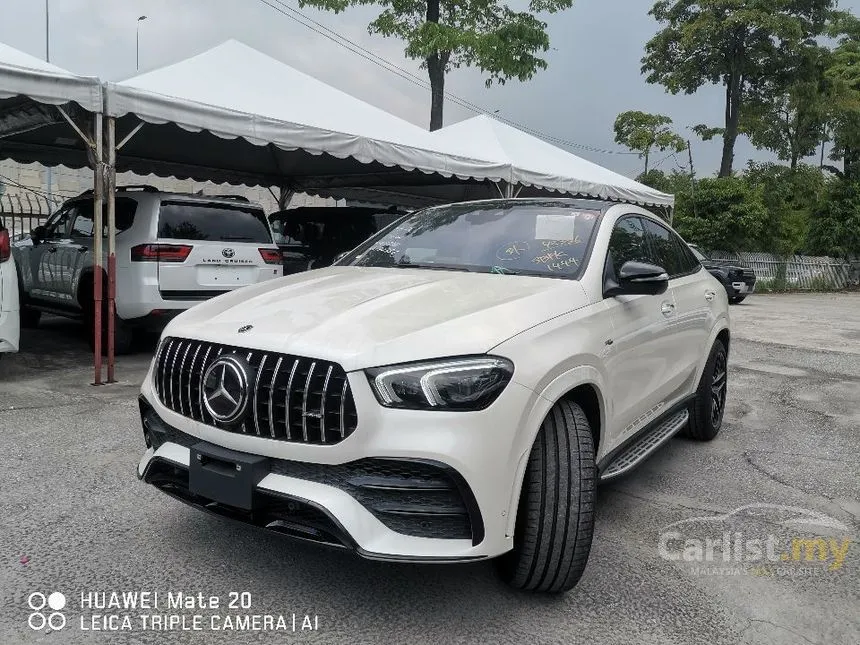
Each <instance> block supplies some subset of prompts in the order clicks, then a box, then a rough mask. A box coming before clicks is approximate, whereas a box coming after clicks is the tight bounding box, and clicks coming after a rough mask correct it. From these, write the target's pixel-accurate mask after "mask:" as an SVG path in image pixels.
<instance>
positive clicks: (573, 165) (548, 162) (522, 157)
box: [304, 115, 675, 219]
mask: <svg viewBox="0 0 860 645" xmlns="http://www.w3.org/2000/svg"><path fill="white" fill-rule="evenodd" d="M431 136H432V137H433V138H434V139H435V140H436V142H437V145H438V147H439V148H441V149H448V148H451V147H454V146H456V147H457V149H458V150H465V151H466V154H470V155H471V156H475V157H481V158H482V159H486V160H488V161H492V162H493V163H494V164H496V165H500V166H503V167H504V168H505V172H504V176H503V178H502V180H501V181H494V182H476V181H465V182H463V181H460V182H457V181H448V182H446V183H444V184H441V183H438V182H431V181H428V180H426V179H424V178H422V177H417V178H416V177H413V178H412V179H414V180H416V181H415V183H414V184H411V185H408V184H406V183H404V184H402V185H399V186H397V187H396V188H395V187H391V186H384V185H378V186H372V185H370V184H364V185H361V186H356V185H353V186H346V185H345V184H344V185H343V186H341V187H340V189H339V191H338V192H337V193H335V192H334V190H333V186H331V185H328V186H327V185H324V184H314V183H313V182H312V181H311V182H306V183H305V185H304V189H305V190H308V191H312V192H313V191H315V192H318V193H319V194H323V195H326V196H340V197H347V198H351V199H354V200H361V201H367V202H385V201H386V200H389V201H391V200H392V197H394V198H395V203H398V204H404V205H413V206H428V205H433V204H439V203H448V202H455V201H465V200H469V199H488V198H492V197H514V196H520V197H539V196H553V195H555V196H563V195H567V196H576V197H592V198H598V199H608V200H613V201H625V202H633V203H636V204H641V205H643V206H648V207H652V208H656V209H657V210H659V211H661V212H662V213H663V214H665V215H667V218H668V219H671V208H672V207H673V206H674V202H675V198H674V196H672V195H668V194H665V193H661V192H660V191H657V190H654V189H653V188H649V187H648V186H645V185H644V184H641V183H639V182H637V181H634V180H633V179H630V178H629V177H625V176H624V175H620V174H618V173H616V172H613V171H611V170H608V169H607V168H603V167H602V166H598V165H597V164H594V163H592V162H590V161H587V160H585V159H583V158H581V157H578V156H576V155H574V154H572V153H570V152H567V151H566V150H563V149H561V148H558V147H556V146H554V145H552V144H550V143H547V142H546V141H544V140H542V139H539V138H537V137H534V136H532V135H530V134H527V133H525V132H523V131H521V130H518V129H517V128H514V127H511V126H509V125H506V124H504V123H502V122H501V121H498V120H497V119H494V118H492V117H490V116H486V115H479V116H475V117H472V118H471V119H467V120H465V121H461V122H459V123H455V124H453V125H449V126H447V127H445V128H442V129H441V130H437V131H436V132H434V133H432V135H431ZM345 181H346V180H345Z"/></svg>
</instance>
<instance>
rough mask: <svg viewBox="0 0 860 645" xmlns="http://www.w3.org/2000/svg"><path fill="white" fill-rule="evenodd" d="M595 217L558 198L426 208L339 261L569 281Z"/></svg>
mask: <svg viewBox="0 0 860 645" xmlns="http://www.w3.org/2000/svg"><path fill="white" fill-rule="evenodd" d="M599 215H600V211H599V210H597V209H593V210H589V209H583V208H578V207H576V206H573V205H571V206H563V205H559V203H558V202H550V203H548V204H546V205H544V204H541V203H539V202H536V203H529V204H512V205H503V206H499V205H498V204H463V205H454V206H445V207H440V208H432V209H429V210H425V211H421V212H418V213H415V214H414V215H412V216H410V217H407V218H406V219H404V220H403V221H401V222H400V223H399V224H397V225H396V226H394V228H392V229H389V230H388V231H385V232H383V233H382V234H380V235H379V236H377V237H375V238H371V239H370V240H369V241H368V242H367V243H365V244H363V245H362V246H360V247H359V248H357V249H356V250H355V251H354V252H353V253H351V254H350V255H349V256H347V257H345V258H344V259H343V260H342V261H341V262H340V263H339V264H341V265H352V266H362V267H390V268H416V269H443V270H452V271H476V272H481V273H504V274H517V275H540V276H548V277H561V278H574V279H575V278H576V277H577V276H578V275H579V272H580V270H581V268H582V265H583V263H584V261H585V259H586V250H587V249H588V243H589V241H590V240H591V236H592V234H593V232H594V229H595V223H596V222H597V218H598V216H599Z"/></svg>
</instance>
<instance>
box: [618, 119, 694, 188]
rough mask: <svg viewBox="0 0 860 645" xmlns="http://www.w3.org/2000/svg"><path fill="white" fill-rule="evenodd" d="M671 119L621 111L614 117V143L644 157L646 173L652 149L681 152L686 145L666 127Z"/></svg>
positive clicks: (670, 122) (646, 172)
mask: <svg viewBox="0 0 860 645" xmlns="http://www.w3.org/2000/svg"><path fill="white" fill-rule="evenodd" d="M671 124H672V119H670V118H669V117H668V116H665V115H663V114H648V113H647V112H640V111H638V110H630V111H628V112H622V113H621V114H619V115H618V117H617V118H616V119H615V143H618V144H620V145H622V146H627V147H628V148H630V149H631V150H634V151H636V152H638V153H639V158H640V159H645V170H644V173H645V174H646V175H647V174H648V159H649V157H650V155H651V151H652V150H654V149H657V150H660V151H665V150H674V151H675V152H681V150H683V149H684V148H686V147H687V142H686V141H684V139H683V138H682V137H680V136H679V135H677V134H675V133H674V132H672V130H671V129H670V128H669V127H668V126H670V125H671Z"/></svg>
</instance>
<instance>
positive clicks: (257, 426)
mask: <svg viewBox="0 0 860 645" xmlns="http://www.w3.org/2000/svg"><path fill="white" fill-rule="evenodd" d="M268 358H269V355H268V354H263V358H262V360H260V366H259V367H258V368H257V380H256V382H255V383H254V393H253V396H252V397H251V401H252V402H253V406H254V429H255V430H256V431H257V436H258V437H259V436H260V406H259V401H257V397H258V395H259V393H260V377H261V376H262V375H263V369H264V368H265V367H266V359H268Z"/></svg>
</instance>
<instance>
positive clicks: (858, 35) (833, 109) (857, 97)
mask: <svg viewBox="0 0 860 645" xmlns="http://www.w3.org/2000/svg"><path fill="white" fill-rule="evenodd" d="M830 35H831V36H832V37H835V38H838V39H839V44H838V45H837V46H836V47H835V48H834V49H833V51H832V53H831V55H830V57H829V60H828V66H827V69H826V70H825V72H824V76H825V79H826V81H827V84H828V94H827V100H828V103H829V106H830V122H829V127H830V130H831V132H832V138H833V149H832V151H831V154H830V158H831V159H833V160H834V161H839V160H842V163H843V170H842V171H841V172H837V174H839V175H840V176H842V177H844V178H845V179H848V180H852V181H853V180H858V179H860V20H857V18H855V17H854V16H852V15H851V14H848V13H842V14H839V16H838V19H837V20H836V21H834V23H833V25H832V28H831V33H830ZM831 170H835V169H832V168H831Z"/></svg>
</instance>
